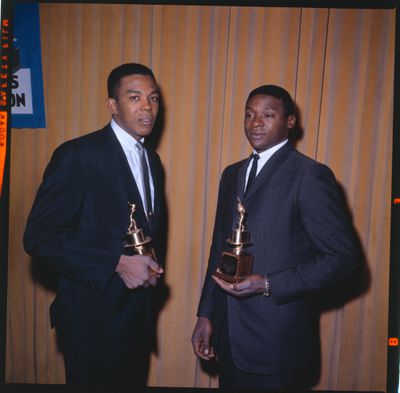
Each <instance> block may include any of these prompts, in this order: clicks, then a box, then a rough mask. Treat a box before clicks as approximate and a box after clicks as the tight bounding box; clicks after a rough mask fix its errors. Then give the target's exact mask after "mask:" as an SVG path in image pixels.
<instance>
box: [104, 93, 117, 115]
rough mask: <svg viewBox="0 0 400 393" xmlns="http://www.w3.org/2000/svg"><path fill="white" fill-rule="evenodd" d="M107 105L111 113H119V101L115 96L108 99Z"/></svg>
mask: <svg viewBox="0 0 400 393" xmlns="http://www.w3.org/2000/svg"><path fill="white" fill-rule="evenodd" d="M106 106H107V109H108V111H109V112H110V113H111V115H117V114H118V105H117V101H116V100H115V98H110V97H109V98H107V101H106Z"/></svg>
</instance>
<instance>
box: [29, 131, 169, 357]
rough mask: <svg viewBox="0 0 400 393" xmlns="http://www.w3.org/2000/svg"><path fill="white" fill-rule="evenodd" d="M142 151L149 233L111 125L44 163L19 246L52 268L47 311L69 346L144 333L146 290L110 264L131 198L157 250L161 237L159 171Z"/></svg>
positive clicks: (115, 345)
mask: <svg viewBox="0 0 400 393" xmlns="http://www.w3.org/2000/svg"><path fill="white" fill-rule="evenodd" d="M148 158H149V163H150V169H151V173H152V177H153V182H154V190H155V198H154V228H153V231H152V232H150V228H149V227H148V224H147V221H146V219H145V215H144V210H143V205H142V201H141V198H140V194H139V191H138V189H137V186H136V183H135V180H134V177H133V175H132V173H131V170H130V168H129V164H128V161H127V159H126V156H125V154H124V152H123V150H122V147H121V145H120V143H119V142H118V140H117V138H116V137H115V134H114V132H113V130H112V128H111V127H110V125H107V126H106V127H105V128H104V129H102V130H99V131H96V132H93V133H90V134H88V135H84V136H82V137H79V138H76V139H74V140H71V141H68V142H65V143H64V144H62V145H61V146H60V147H58V148H57V149H56V150H55V152H54V154H53V156H52V158H51V161H50V163H49V165H48V167H47V168H46V171H45V174H44V178H43V182H42V184H41V186H40V188H39V191H38V193H37V196H36V199H35V202H34V205H33V208H32V211H31V214H30V216H29V219H28V222H27V227H26V231H25V235H24V245H25V249H26V251H27V252H28V253H29V254H30V255H31V256H33V257H34V258H35V259H37V260H39V261H40V262H41V263H44V264H46V265H48V267H49V268H51V269H52V270H54V271H55V272H57V274H58V277H59V280H58V293H57V296H56V299H55V301H54V303H53V304H52V306H51V309H50V311H51V319H52V323H53V324H54V325H55V326H56V329H57V330H58V333H59V335H61V338H62V341H63V343H64V345H65V346H66V347H67V348H72V349H75V350H82V351H87V352H93V353H94V354H95V353H96V352H97V353H98V352H102V351H106V350H110V351H114V352H118V351H130V350H133V349H134V348H135V345H137V344H138V340H140V342H141V343H142V342H143V340H145V337H143V336H141V335H140V337H136V336H137V334H136V335H135V332H137V331H138V330H142V328H143V323H144V321H145V319H146V320H149V313H148V311H149V309H150V304H149V296H148V292H149V289H144V288H139V289H135V290H129V289H128V288H126V286H125V285H124V283H123V281H122V279H121V278H120V277H119V275H118V274H117V273H116V272H115V268H116V266H117V263H118V260H119V258H120V256H121V254H123V253H125V252H124V242H125V235H126V232H127V229H128V226H129V213H130V209H129V207H128V201H129V202H133V203H135V204H136V206H137V211H136V213H135V218H136V221H137V224H138V227H141V228H143V229H144V231H145V234H146V235H151V236H152V238H153V244H154V246H155V248H156V253H157V246H158V245H159V242H160V241H161V240H162V238H163V236H164V228H163V222H164V221H163V219H164V216H163V215H164V212H165V208H164V196H163V195H164V194H163V192H164V191H163V188H164V185H163V182H164V180H163V179H164V177H163V170H162V166H161V162H160V159H159V157H158V155H157V154H156V153H155V152H154V151H152V150H150V149H148ZM160 262H161V263H162V261H160ZM135 340H136V341H135ZM99 343H101V345H100V344H99ZM94 356H96V355H94Z"/></svg>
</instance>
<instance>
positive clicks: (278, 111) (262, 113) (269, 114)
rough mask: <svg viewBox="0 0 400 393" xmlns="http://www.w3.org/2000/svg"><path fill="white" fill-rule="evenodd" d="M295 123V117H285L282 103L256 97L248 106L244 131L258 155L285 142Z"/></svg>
mask: <svg viewBox="0 0 400 393" xmlns="http://www.w3.org/2000/svg"><path fill="white" fill-rule="evenodd" d="M295 123H296V118H295V116H294V115H289V116H288V117H287V118H286V117H285V116H284V110H283V105H282V101H281V100H280V99H277V98H275V97H272V96H267V95H261V94H260V95H255V96H253V97H251V98H250V100H249V101H248V103H247V105H246V109H245V116H244V129H245V133H246V136H247V139H248V140H249V142H250V145H251V146H252V147H253V149H254V150H256V151H257V152H258V153H260V152H262V151H264V150H267V149H269V148H270V147H272V146H274V145H277V144H278V143H280V142H282V141H283V140H285V139H286V138H287V137H288V133H289V129H290V128H293V127H294V125H295Z"/></svg>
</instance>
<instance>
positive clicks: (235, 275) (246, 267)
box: [214, 251, 254, 282]
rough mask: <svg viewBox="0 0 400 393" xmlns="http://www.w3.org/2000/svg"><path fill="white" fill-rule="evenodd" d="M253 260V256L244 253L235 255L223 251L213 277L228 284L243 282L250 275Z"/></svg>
mask: <svg viewBox="0 0 400 393" xmlns="http://www.w3.org/2000/svg"><path fill="white" fill-rule="evenodd" d="M253 259H254V257H253V255H251V254H248V253H246V252H242V253H241V254H240V255H236V254H235V253H233V252H228V251H224V252H223V253H222V254H221V257H220V260H219V266H218V268H217V270H216V271H215V272H214V275H215V276H217V277H219V278H221V279H222V280H224V281H228V282H240V281H243V280H244V279H245V278H246V277H247V276H249V275H250V274H251V271H252V268H253Z"/></svg>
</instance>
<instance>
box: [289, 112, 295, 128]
mask: <svg viewBox="0 0 400 393" xmlns="http://www.w3.org/2000/svg"><path fill="white" fill-rule="evenodd" d="M295 125H296V116H295V115H289V116H288V118H287V128H289V129H292V128H294V126H295Z"/></svg>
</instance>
